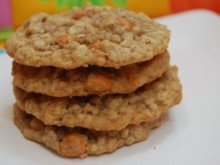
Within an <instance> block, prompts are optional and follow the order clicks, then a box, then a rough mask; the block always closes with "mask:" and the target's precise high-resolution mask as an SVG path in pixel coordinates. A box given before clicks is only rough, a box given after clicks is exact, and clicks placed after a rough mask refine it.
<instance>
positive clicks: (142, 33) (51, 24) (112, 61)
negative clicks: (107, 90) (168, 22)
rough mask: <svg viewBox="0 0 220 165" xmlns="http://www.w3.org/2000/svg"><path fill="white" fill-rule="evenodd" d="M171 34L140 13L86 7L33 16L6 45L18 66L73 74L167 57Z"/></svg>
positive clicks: (109, 8) (162, 26)
mask: <svg viewBox="0 0 220 165" xmlns="http://www.w3.org/2000/svg"><path fill="white" fill-rule="evenodd" d="M169 38H170V32H169V30H168V29H167V28H166V27H165V26H164V25H161V24H159V23H157V22H155V21H154V20H152V19H150V18H149V17H148V16H146V15H144V14H143V13H134V12H132V11H127V10H125V9H120V8H112V7H106V6H105V7H97V6H90V5H88V6H85V7H84V8H80V9H74V10H73V11H69V12H65V13H60V14H55V15H48V14H46V13H39V14H36V15H34V16H32V17H31V18H30V19H29V20H27V21H26V22H25V23H24V24H23V25H22V26H21V27H20V28H18V29H17V31H16V32H14V33H13V34H12V35H11V36H10V37H9V39H8V40H7V41H6V43H5V49H6V51H7V53H8V54H9V55H10V56H11V57H13V58H14V60H15V61H16V62H17V63H20V64H24V65H29V66H34V67H40V66H55V67H59V68H64V69H74V68H78V67H81V66H83V67H86V66H88V65H96V66H102V67H114V68H119V67H121V66H125V65H129V64H134V63H137V62H142V61H146V60H150V59H152V58H153V57H154V56H155V55H158V54H161V53H163V52H165V51H166V49H167V47H168V42H169Z"/></svg>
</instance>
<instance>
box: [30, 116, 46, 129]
mask: <svg viewBox="0 0 220 165" xmlns="http://www.w3.org/2000/svg"><path fill="white" fill-rule="evenodd" d="M30 127H31V128H32V129H34V130H40V129H41V128H43V127H44V124H43V122H42V121H40V120H38V119H36V118H33V119H32V120H31V122H30Z"/></svg>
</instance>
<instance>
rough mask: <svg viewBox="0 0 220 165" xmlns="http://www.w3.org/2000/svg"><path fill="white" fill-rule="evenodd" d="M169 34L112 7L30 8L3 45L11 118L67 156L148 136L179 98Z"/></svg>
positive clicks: (26, 133) (29, 134)
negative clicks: (9, 63) (9, 67)
mask: <svg viewBox="0 0 220 165" xmlns="http://www.w3.org/2000/svg"><path fill="white" fill-rule="evenodd" d="M169 37H170V33H169V30H167V28H166V27H165V26H163V25H161V24H159V23H156V22H155V21H153V20H151V19H150V18H148V17H147V16H146V15H144V14H142V13H134V12H131V11H127V10H124V9H118V8H111V7H94V6H85V7H84V8H77V9H74V10H73V11H69V12H66V13H61V14H57V15H48V14H44V13H40V14H37V15H34V16H33V17H31V18H30V19H29V20H27V21H26V22H25V23H24V24H23V25H22V26H21V27H20V28H19V29H18V30H17V31H16V32H15V33H14V34H13V35H12V36H11V37H10V38H9V39H8V40H7V42H6V44H5V48H6V50H7V52H8V54H9V55H10V56H11V57H13V58H14V62H13V71H12V74H13V76H14V78H13V85H14V94H15V98H16V104H15V106H14V122H15V124H16V125H17V127H18V128H19V129H20V130H21V132H22V133H23V135H24V136H25V137H26V138H28V139H31V140H33V141H37V142H40V143H43V144H45V145H46V146H47V147H49V148H51V149H53V150H55V151H56V152H57V153H58V154H60V155H62V156H66V157H85V156H87V155H99V154H102V153H106V152H112V151H114V150H116V149H117V148H119V147H122V146H124V145H130V144H133V143H135V142H138V141H141V140H144V139H146V138H147V137H148V135H149V133H150V130H151V129H152V128H155V127H158V126H159V125H160V124H161V122H162V121H163V118H164V114H165V112H166V111H167V110H168V109H169V108H170V107H172V106H173V105H175V104H178V103H179V102H180V100H181V97H182V94H181V85H180V82H179V79H178V76H177V68H176V67H172V66H170V65H169V53H168V52H167V47H168V42H169Z"/></svg>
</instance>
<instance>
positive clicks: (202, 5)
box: [0, 0, 220, 52]
mask: <svg viewBox="0 0 220 165" xmlns="http://www.w3.org/2000/svg"><path fill="white" fill-rule="evenodd" d="M88 2H89V3H91V4H93V5H99V6H102V5H110V6H116V7H122V8H127V9H129V10H133V11H141V12H144V13H146V14H147V15H149V16H150V17H152V18H154V17H160V16H164V15H168V14H173V13H177V12H182V11H186V10H193V9H207V10H212V11H214V12H216V13H218V14H220V0H0V52H1V51H3V50H2V49H1V48H3V44H4V40H5V39H6V38H7V37H8V36H9V35H10V34H11V32H12V31H13V30H15V29H16V28H17V27H19V26H20V25H21V24H22V23H23V22H24V21H25V20H26V19H28V18H29V17H30V16H31V15H33V14H35V13H37V12H47V13H55V12H62V11H65V10H68V9H71V8H72V7H74V6H83V5H84V4H85V3H88Z"/></svg>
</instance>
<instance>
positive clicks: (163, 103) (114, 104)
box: [14, 67, 182, 131]
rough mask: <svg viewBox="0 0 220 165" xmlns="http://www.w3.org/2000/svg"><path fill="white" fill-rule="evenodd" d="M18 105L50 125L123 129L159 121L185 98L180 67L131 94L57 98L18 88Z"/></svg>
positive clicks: (105, 129) (171, 68) (170, 70)
mask: <svg viewBox="0 0 220 165" xmlns="http://www.w3.org/2000/svg"><path fill="white" fill-rule="evenodd" d="M14 93H15V97H16V101H17V104H18V106H19V107H20V108H21V109H23V110H24V111H26V112H27V113H29V114H32V115H34V116H35V117H36V118H38V119H39V120H41V121H43V122H44V123H45V124H47V125H58V126H67V127H76V126H78V127H84V128H88V129H93V130H98V131H101V130H102V131H109V130H117V131H119V130H122V129H123V128H125V127H126V126H127V125H129V124H139V123H142V122H149V121H151V120H154V119H155V118H158V117H159V116H160V115H161V114H162V113H164V112H165V111H167V110H168V109H169V108H170V107H171V106H173V105H175V104H178V103H179V102H180V100H181V98H182V89H181V84H180V81H179V79H178V77H177V68H176V67H170V68H169V69H168V70H167V71H166V72H165V73H164V74H163V76H162V77H161V78H159V79H157V80H155V81H154V82H152V83H150V84H146V85H144V86H143V87H141V88H139V89H138V90H136V91H135V92H133V93H131V94H115V95H104V96H97V95H91V96H85V97H61V98H55V97H50V96H46V95H42V94H36V93H28V92H25V91H24V90H22V89H20V88H18V87H14Z"/></svg>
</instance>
